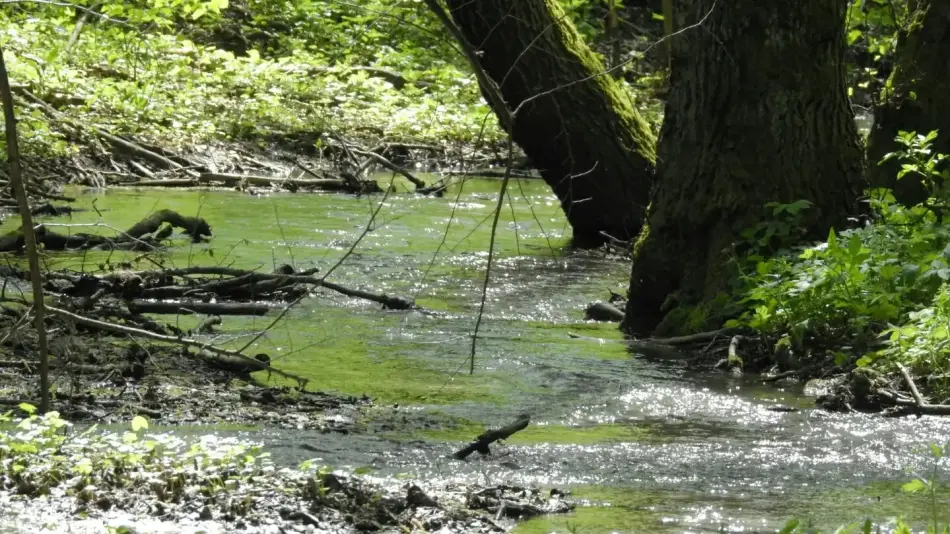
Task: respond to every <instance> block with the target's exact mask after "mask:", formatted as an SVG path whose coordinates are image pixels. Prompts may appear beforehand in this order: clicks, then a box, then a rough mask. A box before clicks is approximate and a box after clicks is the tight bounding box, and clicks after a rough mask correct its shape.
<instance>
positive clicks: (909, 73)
mask: <svg viewBox="0 0 950 534" xmlns="http://www.w3.org/2000/svg"><path fill="white" fill-rule="evenodd" d="M901 130H904V131H908V132H912V131H916V132H917V133H920V134H926V133H928V132H930V131H932V130H939V131H940V133H939V135H938V137H937V141H936V142H935V143H934V148H935V150H936V151H937V152H938V153H944V154H950V0H930V1H929V2H927V1H921V2H918V6H917V10H916V11H915V12H914V13H913V15H912V17H911V22H910V24H908V25H907V27H906V28H905V30H903V31H902V32H901V34H900V37H899V40H898V43H897V60H896V65H895V67H894V71H893V72H892V73H891V76H890V79H889V80H888V83H887V88H885V90H884V94H883V95H882V102H881V104H880V105H879V106H878V107H877V108H876V109H875V110H874V128H873V129H872V130H871V135H870V136H869V137H868V163H869V164H870V165H869V172H868V177H869V178H870V182H871V183H872V184H873V185H875V186H878V187H890V188H891V189H893V190H894V193H895V195H896V197H897V199H898V200H900V201H902V202H904V203H907V204H916V203H918V202H922V201H924V200H926V192H925V190H924V188H923V186H922V185H921V184H920V182H919V181H915V180H913V179H912V176H913V175H908V176H907V177H906V178H904V179H903V180H900V181H898V180H897V173H898V171H899V170H900V162H899V161H898V160H896V159H892V160H889V161H888V162H887V163H885V164H884V165H880V166H879V165H878V162H879V161H880V160H881V158H883V157H884V155H885V154H887V153H888V152H893V151H894V150H897V149H898V148H899V146H898V144H897V143H895V142H894V138H895V137H897V133H898V132H899V131H901Z"/></svg>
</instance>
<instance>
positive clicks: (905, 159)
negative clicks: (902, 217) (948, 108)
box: [881, 130, 950, 219]
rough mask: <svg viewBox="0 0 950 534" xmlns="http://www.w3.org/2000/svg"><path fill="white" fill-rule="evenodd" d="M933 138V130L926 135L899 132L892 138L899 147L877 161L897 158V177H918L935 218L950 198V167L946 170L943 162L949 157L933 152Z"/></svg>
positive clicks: (945, 206)
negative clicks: (899, 165)
mask: <svg viewBox="0 0 950 534" xmlns="http://www.w3.org/2000/svg"><path fill="white" fill-rule="evenodd" d="M936 139H937V130H933V131H931V132H929V133H928V134H927V135H921V134H918V133H916V132H904V131H902V132H899V133H898V135H897V137H895V138H894V140H895V141H896V142H897V143H898V144H899V145H900V146H901V149H900V150H895V151H894V152H890V153H888V154H886V155H885V156H884V158H883V159H882V160H881V163H882V164H883V163H885V162H887V161H890V160H892V159H897V160H900V161H901V170H900V171H899V172H898V173H897V179H898V180H903V179H905V178H907V177H913V178H917V179H918V180H920V183H921V185H923V186H924V189H925V190H926V191H927V196H928V197H930V201H929V202H928V203H927V204H925V206H926V207H928V208H930V209H931V210H933V211H934V213H935V214H936V215H937V217H938V219H941V218H942V217H943V213H944V211H945V210H946V209H947V207H948V201H950V191H948V189H947V183H948V182H950V169H947V165H946V163H947V159H948V157H950V156H947V155H946V154H935V153H934V151H933V143H934V141H936Z"/></svg>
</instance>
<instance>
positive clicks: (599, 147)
mask: <svg viewBox="0 0 950 534" xmlns="http://www.w3.org/2000/svg"><path fill="white" fill-rule="evenodd" d="M447 4H448V6H449V8H450V11H451V15H452V18H453V19H454V20H455V23H456V24H457V25H458V26H459V27H460V28H461V30H462V33H463V34H464V36H465V38H466V39H467V40H468V42H469V43H471V44H472V46H474V47H475V48H476V49H477V50H478V51H479V52H480V63H481V66H482V68H484V69H485V72H486V73H487V74H488V76H489V77H490V78H491V79H492V80H493V81H494V82H495V83H496V84H497V85H498V86H499V88H500V89H501V93H502V95H503V96H504V98H505V101H506V103H507V106H508V108H509V109H510V110H512V111H517V115H516V117H515V121H514V126H513V128H512V130H513V132H512V133H513V137H514V140H515V142H516V143H518V145H519V146H520V147H521V148H522V149H523V150H524V151H525V154H527V155H528V157H529V158H531V161H532V162H533V163H534V164H535V165H536V166H537V167H538V168H539V170H540V171H541V176H542V177H543V178H544V180H545V181H546V182H547V183H548V184H549V185H550V186H551V187H552V188H553V189H554V192H555V194H556V195H557V197H558V199H559V200H560V201H561V207H562V208H563V209H564V213H565V214H566V215H567V219H568V222H570V224H571V227H572V228H573V230H574V240H575V242H576V243H578V244H582V245H583V244H595V243H601V242H603V241H604V238H603V236H602V235H601V232H605V233H607V234H609V235H611V236H613V237H616V238H619V239H629V238H633V237H636V235H637V233H638V232H639V230H640V227H641V226H642V224H643V217H644V214H645V211H646V205H647V202H648V200H649V191H650V187H651V184H652V179H653V163H654V159H655V156H654V148H655V139H654V136H653V133H652V132H651V131H650V128H649V125H648V124H647V123H646V122H645V121H644V120H643V119H642V118H641V117H640V115H639V114H638V113H637V111H636V109H635V108H634V106H633V104H632V102H631V100H630V98H629V97H628V95H627V94H626V92H625V91H624V90H623V88H622V87H621V86H620V85H619V84H618V82H617V81H615V80H614V79H613V78H612V77H611V76H610V75H608V74H605V73H604V67H603V65H602V64H601V62H600V61H599V60H598V59H597V57H596V56H595V55H594V54H593V53H592V52H591V50H590V49H589V48H588V47H587V45H586V44H584V42H583V40H582V39H581V37H580V35H578V33H577V31H576V30H575V28H574V26H573V24H572V23H571V22H570V20H569V19H568V18H566V17H565V15H564V13H563V12H562V11H561V8H560V7H558V5H557V2H556V0H517V1H511V0H447ZM542 94H543V96H539V95H542ZM535 97H537V98H535ZM532 98H535V99H534V100H531V101H530V102H528V103H526V104H523V105H522V103H524V102H526V101H528V100H529V99H532ZM489 102H490V100H489ZM497 111H498V110H496V112H497Z"/></svg>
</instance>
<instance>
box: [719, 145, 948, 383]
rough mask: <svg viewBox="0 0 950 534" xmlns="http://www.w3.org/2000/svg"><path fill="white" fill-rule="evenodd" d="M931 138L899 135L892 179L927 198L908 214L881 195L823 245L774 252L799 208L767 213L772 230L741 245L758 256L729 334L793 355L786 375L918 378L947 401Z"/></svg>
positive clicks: (940, 224) (937, 171) (944, 299)
mask: <svg viewBox="0 0 950 534" xmlns="http://www.w3.org/2000/svg"><path fill="white" fill-rule="evenodd" d="M936 136H937V133H936V132H931V133H929V134H927V135H917V134H915V133H908V132H902V133H901V135H900V136H899V137H898V138H897V140H898V142H899V143H901V145H902V149H901V150H900V151H898V152H895V153H893V154H889V155H888V157H887V158H886V159H890V158H898V159H900V161H901V162H902V171H901V175H900V177H899V178H900V179H916V180H920V181H921V182H922V183H923V185H924V186H925V188H926V190H927V191H928V192H929V193H930V198H929V199H928V200H927V201H926V202H924V203H921V204H919V205H916V206H913V207H907V206H904V205H901V204H899V203H897V202H896V201H895V199H894V196H893V195H892V194H891V192H890V191H888V190H875V191H871V192H870V194H869V195H868V202H869V203H870V211H871V217H870V220H868V221H867V222H866V223H865V224H863V225H861V226H859V227H857V228H853V229H849V230H844V231H835V230H834V229H833V230H832V231H831V232H830V233H829V235H828V238H827V240H826V241H825V242H822V243H818V244H813V245H810V246H805V247H796V248H784V249H783V248H781V247H782V243H783V240H786V238H790V239H794V238H795V236H796V229H797V227H796V221H797V218H798V216H799V214H800V212H801V210H806V209H809V208H810V206H809V205H808V204H807V203H802V202H799V203H795V204H789V205H779V204H776V205H773V206H772V209H773V214H774V215H775V217H774V221H773V222H770V223H767V224H764V225H763V227H762V228H756V229H752V230H750V232H749V235H748V236H747V237H748V238H749V239H750V241H751V242H752V243H753V244H754V246H756V247H758V248H759V250H762V249H769V248H771V249H772V250H769V251H768V252H770V253H774V255H773V256H771V257H769V258H766V257H765V256H766V255H765V254H762V255H756V254H753V255H751V256H749V257H748V258H747V259H746V262H745V263H742V264H741V266H742V268H743V269H744V274H743V275H742V281H743V283H744V290H743V294H744V300H743V302H744V305H745V306H746V311H745V313H743V314H742V315H741V317H740V318H738V319H737V320H733V321H730V322H729V323H728V324H729V325H730V326H740V325H743V326H748V327H752V328H754V329H756V330H758V331H760V332H762V333H764V334H766V336H767V337H769V338H770V339H773V340H775V341H776V343H775V350H776V353H778V352H780V351H785V352H790V353H793V354H794V357H793V358H792V360H793V361H794V362H795V364H793V365H790V366H791V367H799V368H808V367H809V366H814V367H821V368H825V369H827V368H831V367H835V366H838V367H840V368H841V369H847V368H850V367H853V366H857V367H874V368H877V369H879V370H882V371H884V372H890V371H894V370H896V368H897V364H902V365H905V366H907V367H908V368H911V369H912V370H913V371H914V372H915V374H917V375H918V376H920V377H922V379H923V380H924V381H925V383H926V385H927V386H928V389H929V390H930V392H931V393H932V394H933V395H934V396H935V397H936V398H937V399H939V400H941V401H942V400H946V399H948V398H950V222H947V221H945V220H944V217H943V214H944V211H945V210H946V209H947V208H948V206H950V192H948V190H947V185H948V184H950V182H948V178H950V174H948V171H947V170H945V169H944V167H943V165H942V163H943V161H944V159H945V158H946V156H944V155H942V154H934V153H932V149H931V147H932V145H933V141H934V139H935V138H936Z"/></svg>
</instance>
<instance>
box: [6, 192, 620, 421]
mask: <svg viewBox="0 0 950 534" xmlns="http://www.w3.org/2000/svg"><path fill="white" fill-rule="evenodd" d="M387 180H388V176H387V177H384V178H383V179H382V180H381V181H387ZM499 185H500V184H499V182H498V181H492V180H467V181H466V183H465V185H464V194H463V195H462V197H461V199H460V202H459V204H458V205H457V206H455V207H454V208H453V203H454V200H455V194H456V193H457V192H458V189H459V186H454V187H453V188H450V190H449V191H448V192H447V194H446V197H445V198H443V199H430V198H421V197H418V196H414V195H410V196H405V195H403V196H390V197H389V198H388V199H387V201H386V206H385V207H384V209H383V210H382V211H381V212H380V218H379V220H378V221H377V222H378V225H377V227H376V228H375V229H374V231H372V232H370V233H369V234H367V235H366V238H365V239H364V240H363V242H362V243H361V244H360V245H359V247H357V249H356V252H355V254H354V255H353V256H352V257H351V258H350V259H349V260H348V261H347V262H346V263H344V264H343V266H342V267H341V268H340V269H339V270H338V271H337V272H335V273H334V276H333V279H334V280H336V281H339V282H340V283H343V284H346V285H351V286H356V287H367V288H371V289H375V290H381V291H386V292H390V293H394V294H403V295H408V296H417V295H418V296H419V297H421V298H420V300H419V302H420V303H422V304H424V305H427V306H428V307H429V308H431V309H434V310H444V311H450V312H451V311H458V312H463V313H466V312H467V313H471V311H472V309H473V302H474V301H473V300H472V295H474V294H477V290H478V288H479V287H480V281H481V278H482V277H483V276H484V268H483V267H484V266H483V264H484V259H485V258H484V250H487V245H488V236H489V230H490V228H489V225H488V224H485V216H486V215H488V214H490V213H491V210H492V208H493V207H494V202H493V199H494V198H496V195H497V192H498V186H499ZM512 185H513V186H517V187H516V189H513V191H517V192H518V194H517V195H516V196H514V197H513V200H512V204H513V208H514V216H512V214H511V210H507V209H506V210H505V211H504V212H503V213H502V217H501V222H502V225H506V226H507V227H508V228H507V229H506V230H507V231H506V230H502V231H500V232H499V235H498V240H497V243H496V251H497V255H496V258H497V259H498V260H499V262H504V261H505V258H507V257H512V258H521V259H519V260H517V261H522V260H523V259H524V258H530V257H536V258H551V256H552V254H554V255H557V254H560V253H561V252H562V251H563V249H564V245H565V244H566V237H565V236H564V235H563V230H564V219H563V215H562V214H561V213H560V208H559V206H558V204H557V202H556V201H554V200H553V197H552V196H551V194H550V191H549V190H548V189H547V187H546V186H545V185H544V184H543V183H540V182H537V181H535V182H525V183H523V184H521V183H518V184H512ZM522 191H523V192H524V195H525V196H527V197H528V198H530V199H531V203H532V206H529V205H528V204H527V202H525V201H524V199H523V198H522V194H521V193H522ZM69 194H71V195H76V196H77V197H78V200H77V202H76V203H75V204H74V206H75V207H76V208H79V209H85V210H86V211H81V212H77V213H74V214H73V215H72V216H71V217H59V218H54V219H52V220H50V222H54V223H70V224H79V225H87V226H79V227H73V228H72V229H70V228H69V227H65V226H59V227H54V228H53V229H54V231H57V232H60V233H69V232H70V231H81V232H87V233H94V234H102V235H111V234H114V233H115V232H116V231H117V230H122V229H125V228H128V227H130V226H131V225H133V224H134V223H136V222H138V221H139V220H141V218H142V217H144V216H145V215H147V214H148V213H151V212H153V211H156V210H160V209H172V210H175V211H177V212H179V213H182V214H184V215H192V216H201V217H204V218H206V219H207V220H208V222H209V223H210V224H211V226H212V231H213V233H214V236H213V238H212V240H211V242H210V243H191V242H190V241H189V240H187V239H181V238H179V239H176V240H175V246H173V247H170V248H169V249H166V250H163V251H159V252H157V253H154V254H151V255H149V258H148V259H147V260H144V259H143V258H142V256H143V255H142V254H141V253H140V252H126V251H115V252H107V251H84V252H78V253H72V254H70V253H61V252H57V253H50V254H47V255H46V261H47V263H48V264H49V265H50V266H51V268H71V269H74V270H77V271H84V272H99V271H100V270H101V269H103V270H106V271H109V270H113V269H121V268H127V267H128V266H126V265H123V262H132V263H133V264H132V265H131V268H133V269H155V268H156V267H157V266H158V265H161V266H164V267H170V268H181V267H188V266H192V265H216V264H218V265H227V266H232V267H237V268H247V269H258V268H259V269H262V270H265V271H267V270H270V269H273V268H274V267H276V266H277V265H280V264H283V263H290V264H294V265H296V266H298V267H299V268H307V267H312V266H321V267H323V268H324V269H326V268H327V266H329V265H332V264H333V263H334V262H335V261H336V260H337V258H339V257H341V256H342V255H343V254H344V253H346V251H347V250H348V249H349V247H350V246H351V245H352V243H353V241H354V240H355V239H356V237H357V236H359V235H360V233H361V232H362V230H363V228H364V227H365V224H366V222H367V220H368V218H369V213H370V211H371V209H372V208H373V206H375V205H376V204H377V203H378V202H380V201H381V200H382V199H383V196H382V195H370V196H366V197H362V198H355V197H351V196H348V195H337V194H329V195H327V194H299V195H291V194H274V195H272V196H269V197H254V196H249V195H247V194H244V193H240V192H234V191H156V190H146V191H136V190H108V191H105V192H102V191H90V190H73V191H70V192H69ZM453 211H454V213H453ZM450 215H451V216H452V217H453V223H452V226H451V229H450V230H449V233H448V234H447V235H446V236H445V238H444V243H443V232H444V230H445V222H446V221H447V220H448V218H449V216H450ZM14 222H15V221H14ZM14 222H11V221H7V223H6V225H5V226H4V227H3V230H10V229H13V228H14V227H15V224H14ZM100 223H105V224H107V225H108V226H106V225H105V224H104V225H102V226H88V225H92V224H100ZM541 224H544V225H545V230H546V231H547V233H548V236H545V235H544V234H543V233H542V232H540V226H541ZM515 227H517V231H511V230H512V229H514V228H515ZM437 250H438V251H440V254H439V257H438V258H437V259H436V261H435V262H433V263H432V270H431V272H430V274H429V276H428V277H427V282H426V286H423V287H428V289H426V290H425V291H424V292H422V293H420V292H419V289H418V287H416V285H415V284H416V283H418V282H419V278H418V276H416V277H415V278H413V275H416V274H418V273H419V272H422V271H423V270H424V269H423V268H425V269H427V268H428V263H429V261H430V260H431V257H432V255H433V254H434V253H435V252H436V251H437ZM465 251H473V252H471V253H469V252H465ZM365 256H368V258H364V257H365ZM136 260H137V261H136ZM544 261H548V260H544ZM507 268H508V267H505V266H504V264H503V263H499V269H498V270H497V271H496V272H497V273H500V275H503V274H504V272H505V269H507ZM515 268H517V266H515ZM618 272H619V271H618ZM443 280H447V281H449V283H448V284H444V283H443V282H442V281H443ZM460 281H461V282H463V284H462V285H465V290H464V291H457V290H456V289H457V288H458V287H460V284H459V282H460ZM466 281H467V282H466ZM440 284H441V285H440ZM327 300H330V301H331V302H327ZM298 308H299V309H295V310H293V311H292V312H291V313H290V314H288V316H287V317H286V318H285V320H283V321H282V322H281V323H279V324H278V325H277V327H275V328H274V329H272V330H270V331H269V332H268V333H267V334H266V335H265V336H264V338H262V339H261V340H260V341H259V342H257V343H256V344H255V345H254V346H253V347H252V349H253V350H255V351H258V352H266V353H268V354H269V355H270V356H271V359H272V361H273V362H274V364H275V366H277V367H280V368H282V369H285V370H287V371H290V372H293V373H296V374H299V375H302V376H304V377H306V378H308V379H309V381H310V382H309V387H310V388H311V389H319V390H327V391H337V392H340V393H345V394H353V395H362V394H368V395H370V396H372V397H374V398H376V399H378V400H379V401H380V402H395V403H402V404H406V403H416V404H419V403H431V404H453V403H459V402H466V401H469V402H481V403H485V402H488V403H498V402H500V400H501V398H503V397H504V396H505V392H507V391H511V390H519V388H522V386H521V385H519V384H518V380H517V377H513V376H511V375H509V374H505V373H492V372H490V371H480V372H479V373H478V374H477V375H475V376H474V377H470V376H468V375H462V374H460V375H457V376H454V377H453V375H454V372H455V370H456V369H457V368H458V367H459V366H460V363H463V362H464V361H465V359H467V356H466V355H465V354H462V353H461V351H460V350H459V348H458V347H455V348H453V349H451V350H448V351H446V353H445V354H444V357H443V358H434V357H433V356H435V355H433V354H432V349H431V346H428V347H427V346H424V345H423V344H420V343H414V342H412V341H410V340H407V339H399V338H389V339H387V335H386V334H387V332H391V331H396V330H399V329H400V328H402V324H401V323H402V322H403V321H404V318H405V314H386V313H379V312H378V306H376V305H375V304H372V303H363V302H360V301H353V300H350V299H345V298H340V297H338V296H335V295H333V294H328V293H324V292H322V291H320V292H318V295H317V296H316V298H314V299H308V300H307V301H305V302H304V303H303V304H302V305H301V306H299V307H298ZM155 317H156V318H158V319H159V320H162V321H165V322H170V323H172V324H175V325H176V326H178V327H179V328H182V329H184V330H187V329H189V328H191V327H193V326H195V325H196V324H197V323H198V322H200V320H201V317H199V316H178V317H175V316H155ZM271 321H273V316H270V317H225V318H224V324H223V325H222V328H220V329H219V330H220V332H221V334H222V335H223V336H231V337H235V339H234V340H233V341H232V342H230V343H225V344H224V345H223V346H227V347H230V348H237V347H240V346H243V344H244V342H246V340H247V339H249V337H250V336H251V335H254V334H255V333H257V332H260V331H261V330H263V329H265V328H267V327H268V326H269V324H270V322H271ZM457 323H458V319H455V320H454V323H453V322H452V321H451V320H449V321H445V328H447V329H448V330H446V333H447V334H449V335H452V334H455V333H456V332H457V331H458V328H459V325H458V324H457ZM465 326H466V328H467V327H468V326H469V325H467V324H466V325H465ZM515 328H517V326H515ZM532 330H533V331H535V333H540V331H541V329H540V328H539V329H532ZM422 354H427V356H426V357H424V358H421V357H420V355H422ZM450 377H451V379H450ZM256 378H258V379H259V380H262V381H267V382H271V383H273V382H278V383H280V382H282V381H281V380H277V379H275V377H273V376H268V375H267V374H266V373H258V374H257V375H256Z"/></svg>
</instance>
